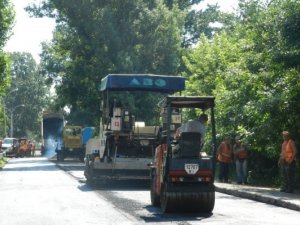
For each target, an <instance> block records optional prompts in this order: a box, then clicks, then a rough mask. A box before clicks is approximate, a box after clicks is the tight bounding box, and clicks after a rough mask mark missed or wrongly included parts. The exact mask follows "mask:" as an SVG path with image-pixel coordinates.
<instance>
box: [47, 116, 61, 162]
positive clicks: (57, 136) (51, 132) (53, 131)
mask: <svg viewBox="0 0 300 225" xmlns="http://www.w3.org/2000/svg"><path fill="white" fill-rule="evenodd" d="M63 127H64V115H63V114H62V113H61V112H56V113H53V112H43V118H42V125H41V133H42V146H41V154H42V155H43V156H47V157H53V156H55V149H56V147H57V142H59V143H62V131H63Z"/></svg>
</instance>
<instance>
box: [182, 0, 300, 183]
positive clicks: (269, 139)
mask: <svg viewBox="0 0 300 225" xmlns="http://www.w3.org/2000/svg"><path fill="white" fill-rule="evenodd" d="M292 2H293V1H271V2H266V1H240V11H239V23H237V24H236V25H235V26H234V29H233V30H232V28H231V29H230V30H229V31H228V32H226V33H223V34H222V35H215V36H214V37H213V38H212V39H211V40H208V39H207V38H206V37H202V38H201V42H200V43H199V45H198V46H197V47H196V48H195V49H193V50H192V51H191V52H190V53H189V54H187V55H186V56H185V57H184V62H185V66H186V68H187V70H186V71H185V72H184V73H183V74H184V75H185V76H186V77H187V78H188V89H189V90H188V91H187V92H188V94H200V95H203V94H204V95H205V94H208V95H215V96H216V105H217V108H216V117H217V124H218V132H219V136H224V135H227V134H229V135H232V136H235V135H237V134H238V135H242V136H243V138H244V139H245V140H247V141H248V144H249V147H250V149H251V152H252V155H251V157H252V159H251V160H252V162H255V163H252V164H251V169H252V170H253V173H252V174H253V175H254V176H255V175H257V176H256V178H257V179H260V180H261V181H264V182H265V181H269V182H276V178H277V177H278V174H277V171H278V170H277V163H276V162H277V159H278V156H279V150H278V149H280V147H279V146H280V144H281V141H282V140H281V135H280V134H281V131H282V130H290V131H291V132H292V133H293V135H294V138H295V139H296V141H297V142H299V138H298V137H299V130H300V124H299V119H300V118H299V113H298V112H299V104H297V101H299V96H300V93H299V90H300V89H299V86H300V84H299V79H298V78H297V77H298V74H299V64H297V63H288V60H283V59H284V56H290V57H294V59H296V58H297V52H298V50H299V48H298V45H297V43H293V41H292V40H294V39H295V38H296V37H297V33H296V34H293V38H292V37H290V36H286V35H284V34H285V33H284V32H278V31H280V30H284V29H287V27H289V26H287V24H288V23H289V22H290V21H291V20H290V19H291V17H290V15H294V16H295V15H296V14H297V12H298V11H299V8H298V4H297V2H296V1H295V2H293V3H294V4H289V3H292ZM283 6H285V7H283ZM290 12H293V13H290ZM294 16H293V18H294ZM288 18H289V19H288ZM288 21H289V22H288ZM293 26H297V25H296V24H293ZM290 28H291V26H290ZM294 31H295V32H296V30H294ZM292 62H296V60H294V61H292ZM297 99H298V100H297ZM251 160H250V161H251ZM262 175H263V176H262Z"/></svg>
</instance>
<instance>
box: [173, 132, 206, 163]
mask: <svg viewBox="0 0 300 225" xmlns="http://www.w3.org/2000/svg"><path fill="white" fill-rule="evenodd" d="M177 147H178V148H177V149H176V151H175V152H174V156H175V157H176V158H190V157H193V158H194V157H199V155H200V150H201V134H200V133H198V132H183V133H181V137H180V139H179V142H178V146H177Z"/></svg>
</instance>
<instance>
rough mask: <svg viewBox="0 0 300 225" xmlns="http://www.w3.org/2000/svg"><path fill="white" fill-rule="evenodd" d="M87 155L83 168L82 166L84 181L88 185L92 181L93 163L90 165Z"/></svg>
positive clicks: (91, 183)
mask: <svg viewBox="0 0 300 225" xmlns="http://www.w3.org/2000/svg"><path fill="white" fill-rule="evenodd" d="M89 162H90V159H89V157H87V158H86V161H85V168H84V176H85V178H86V183H87V184H89V185H93V183H94V166H93V163H92V164H91V165H90V163H89Z"/></svg>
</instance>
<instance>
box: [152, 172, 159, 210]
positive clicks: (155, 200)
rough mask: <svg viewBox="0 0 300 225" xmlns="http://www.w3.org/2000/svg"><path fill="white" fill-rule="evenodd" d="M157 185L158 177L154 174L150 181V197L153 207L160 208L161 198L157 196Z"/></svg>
mask: <svg viewBox="0 0 300 225" xmlns="http://www.w3.org/2000/svg"><path fill="white" fill-rule="evenodd" d="M155 184H156V175H155V174H154V175H152V176H151V180H150V197H151V204H152V205H153V206H156V207H158V206H159V205H160V196H159V195H157V194H156V191H155Z"/></svg>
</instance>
